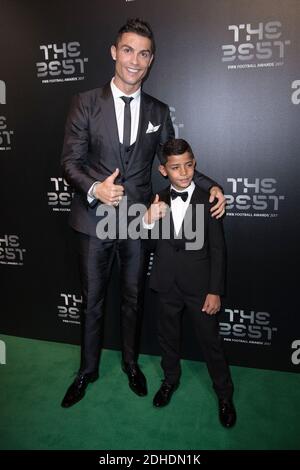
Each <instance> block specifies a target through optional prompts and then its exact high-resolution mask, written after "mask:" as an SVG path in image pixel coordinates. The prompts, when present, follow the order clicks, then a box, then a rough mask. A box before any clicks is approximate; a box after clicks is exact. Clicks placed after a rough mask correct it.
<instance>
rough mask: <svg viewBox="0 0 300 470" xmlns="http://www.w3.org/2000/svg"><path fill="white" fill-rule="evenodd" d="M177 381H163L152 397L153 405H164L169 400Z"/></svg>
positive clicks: (158, 406) (157, 406) (176, 386)
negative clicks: (173, 382)
mask: <svg viewBox="0 0 300 470" xmlns="http://www.w3.org/2000/svg"><path fill="white" fill-rule="evenodd" d="M178 385H179V383H176V384H168V382H163V383H162V384H161V387H160V389H159V390H158V392H157V393H156V395H155V396H154V398H153V405H154V406H155V407H156V408H160V407H162V406H166V405H167V404H168V403H169V401H170V400H171V397H172V395H173V393H174V392H175V390H176V389H177V388H178Z"/></svg>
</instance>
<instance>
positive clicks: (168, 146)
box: [160, 139, 195, 165]
mask: <svg viewBox="0 0 300 470" xmlns="http://www.w3.org/2000/svg"><path fill="white" fill-rule="evenodd" d="M185 152H188V153H189V154H190V156H191V157H192V158H195V157H194V154H193V151H192V148H191V146H190V144H189V143H188V142H187V141H186V140H184V139H170V140H167V142H165V143H164V145H163V146H162V151H161V154H160V163H161V164H162V165H165V164H166V163H167V161H168V157H170V156H171V155H182V154H183V153H185Z"/></svg>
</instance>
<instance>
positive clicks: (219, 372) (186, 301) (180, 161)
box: [144, 139, 236, 427]
mask: <svg viewBox="0 0 300 470" xmlns="http://www.w3.org/2000/svg"><path fill="white" fill-rule="evenodd" d="M161 159H162V164H161V165H160V167H159V169H160V172H161V173H162V174H163V175H164V176H167V177H168V178H169V181H170V183H171V186H169V187H167V188H166V189H165V190H163V191H161V192H160V193H159V194H158V195H156V197H155V200H154V203H153V204H152V205H151V206H150V208H149V209H148V211H147V212H146V214H145V216H144V225H145V224H146V225H145V228H148V229H149V230H150V229H151V230H154V226H155V223H156V229H157V228H158V229H159V232H158V234H157V235H159V238H158V240H157V241H156V247H155V251H154V260H153V267H152V271H151V277H150V287H151V288H152V289H154V290H155V291H156V292H158V297H159V302H160V311H159V321H158V325H159V343H160V347H161V351H162V368H163V371H164V380H163V382H162V385H161V387H160V389H159V391H158V392H157V394H156V395H155V397H154V400H153V404H154V406H156V407H162V406H165V405H167V404H168V403H169V401H170V399H171V396H172V394H173V392H174V391H175V390H176V388H177V387H178V385H179V379H180V375H181V369H180V338H181V317H182V314H183V312H185V313H188V314H189V315H190V318H191V321H192V322H193V326H194V329H195V332H196V334H197V337H198V340H199V344H200V345H201V346H202V350H203V355H204V358H205V360H206V363H207V367H208V371H209V374H210V376H211V379H212V382H213V386H214V389H215V392H216V394H217V396H218V399H219V417H220V421H221V423H222V425H223V426H225V427H231V426H233V425H234V423H235V420H236V412H235V409H234V406H233V402H232V394H233V384H232V380H231V377H230V372H229V368H228V366H227V363H226V360H225V356H224V352H223V349H222V343H221V338H220V336H219V333H218V322H217V318H216V313H217V312H218V311H219V309H220V295H222V294H223V293H224V278H225V242H224V235H223V227H222V221H221V220H216V219H213V218H212V217H211V216H210V204H209V202H208V199H207V195H206V193H205V192H204V191H203V190H202V189H200V188H199V187H197V186H196V185H195V184H194V182H193V176H194V168H195V158H194V155H193V152H192V149H191V147H190V146H189V144H188V143H187V142H186V141H185V140H183V139H171V140H169V141H168V142H166V143H165V145H164V146H163V151H162V155H161ZM168 207H170V208H171V211H170V212H168V211H167V208H168ZM166 214H168V215H169V216H170V217H169V218H166ZM159 219H160V220H159ZM158 220H159V221H158ZM166 220H167V222H168V223H165V221H166ZM156 221H158V222H156ZM169 222H170V235H169V234H168V233H167V232H168V231H167V230H165V229H166V227H167V226H168V225H169ZM163 223H164V226H163ZM149 224H150V225H149ZM151 230H150V235H151ZM152 238H153V237H152ZM151 242H153V240H151Z"/></svg>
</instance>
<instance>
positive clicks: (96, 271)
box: [62, 19, 225, 407]
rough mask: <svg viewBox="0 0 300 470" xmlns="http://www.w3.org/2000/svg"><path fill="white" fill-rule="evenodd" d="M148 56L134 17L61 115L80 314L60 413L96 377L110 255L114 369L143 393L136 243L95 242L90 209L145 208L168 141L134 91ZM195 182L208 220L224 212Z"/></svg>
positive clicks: (208, 185) (160, 122)
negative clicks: (116, 290)
mask: <svg viewBox="0 0 300 470" xmlns="http://www.w3.org/2000/svg"><path fill="white" fill-rule="evenodd" d="M154 52H155V44H154V38H153V33H152V31H151V28H150V26H149V25H148V24H147V23H146V22H143V21H141V20H139V19H132V20H128V22H127V23H126V24H125V25H124V26H123V27H122V28H121V29H120V30H119V33H118V36H117V39H116V42H115V44H114V45H113V46H112V47H111V55H112V58H113V60H114V61H115V76H114V77H113V79H112V80H111V82H110V83H108V84H107V85H105V86H104V87H103V88H97V89H94V90H91V91H88V92H84V93H79V94H78V95H77V96H75V98H74V100H73V103H72V106H71V110H70V113H69V115H68V119H67V124H66V131H65V140H64V148H63V154H62V167H63V174H64V176H65V178H66V180H67V181H68V182H69V184H70V185H71V186H72V187H73V188H74V190H75V194H74V198H73V201H72V208H71V217H70V224H71V227H72V228H73V229H74V230H75V232H76V237H77V241H78V252H79V259H80V275H81V285H82V295H83V312H82V340H81V341H82V342H81V364H80V369H79V372H78V375H77V377H76V379H75V380H74V382H73V383H72V384H71V386H70V387H69V388H68V390H67V393H66V395H65V397H64V399H63V401H62V406H63V407H70V406H72V405H74V404H75V403H76V402H78V401H79V400H81V399H82V398H83V396H84V394H85V390H86V387H87V385H88V384H89V383H90V382H94V381H95V380H96V379H97V378H98V366H99V357H100V333H101V329H102V328H101V323H102V318H103V303H104V298H105V293H106V288H107V284H108V280H109V277H110V269H111V265H112V261H113V259H114V256H115V255H116V256H117V257H118V259H119V264H120V276H121V282H120V285H121V326H122V328H121V331H122V368H123V370H124V372H125V373H126V374H127V376H128V380H129V385H130V387H131V389H132V390H133V391H134V392H135V393H136V394H137V395H139V396H144V395H146V394H147V385H146V379H145V376H144V374H143V373H142V371H141V370H140V368H139V366H138V364H137V356H138V339H139V338H138V336H139V335H138V331H139V319H140V312H141V305H142V303H141V301H142V286H143V269H141V266H143V257H144V251H143V249H142V245H141V240H133V239H130V238H127V239H124V238H123V237H121V236H119V230H120V227H117V231H116V235H115V236H114V237H111V238H110V239H102V238H101V236H100V237H99V236H98V232H97V231H96V228H97V223H98V222H99V217H98V216H97V211H98V214H99V209H100V210H101V209H102V208H103V207H104V206H105V207H108V206H114V207H115V208H116V211H117V212H118V213H119V212H120V207H121V205H122V204H120V206H119V203H120V202H122V200H123V198H124V199H125V197H124V196H126V201H127V203H128V206H129V207H130V205H132V204H134V203H144V204H146V205H148V204H149V200H150V197H151V192H152V189H151V167H152V162H153V159H154V156H155V154H156V153H157V151H158V150H159V148H160V146H161V145H162V144H163V143H164V142H165V141H166V140H167V139H168V138H170V137H172V136H174V130H173V126H172V122H171V118H170V113H169V108H168V106H167V105H165V104H164V103H162V102H160V101H158V100H157V99H155V98H153V97H151V96H149V95H147V94H146V93H144V92H143V91H142V90H141V84H142V81H143V79H144V78H145V77H146V75H147V73H148V71H149V68H150V66H151V63H152V61H153V58H154ZM197 182H198V183H199V184H201V185H202V187H203V189H206V190H207V191H210V197H211V199H214V197H216V198H217V199H218V202H217V204H216V205H215V206H214V213H213V216H215V217H220V216H221V215H222V214H223V213H224V207H225V198H224V196H223V194H222V191H221V190H220V188H218V187H217V185H216V183H214V182H213V181H212V180H210V179H209V178H207V177H205V176H204V175H201V174H198V175H197ZM198 183H197V184H198ZM110 209H112V208H110ZM120 218H121V219H122V217H121V216H120Z"/></svg>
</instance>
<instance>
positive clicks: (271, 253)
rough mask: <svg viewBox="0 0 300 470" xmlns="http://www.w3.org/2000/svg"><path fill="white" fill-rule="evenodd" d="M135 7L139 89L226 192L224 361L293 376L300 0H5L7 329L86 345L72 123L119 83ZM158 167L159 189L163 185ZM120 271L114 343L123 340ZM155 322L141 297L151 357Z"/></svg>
mask: <svg viewBox="0 0 300 470" xmlns="http://www.w3.org/2000/svg"><path fill="white" fill-rule="evenodd" d="M132 16H140V17H142V18H144V19H147V21H149V22H150V24H151V25H152V27H153V30H154V32H155V35H156V42H157V46H158V47H157V56H156V60H155V63H154V66H153V67H152V71H151V74H150V77H149V78H148V80H147V82H146V83H145V85H144V88H145V90H146V91H147V92H148V93H150V94H153V95H154V96H156V97H158V98H159V99H161V100H162V101H165V102H167V103H168V104H169V106H170V109H171V113H172V119H173V122H174V127H175V130H176V135H177V136H180V137H184V138H186V139H187V140H189V141H190V142H191V144H192V146H193V149H194V152H195V154H196V155H197V164H198V168H199V169H201V170H202V171H203V172H204V173H206V174H208V175H210V176H211V177H213V178H214V179H216V180H217V181H219V182H220V184H221V185H222V186H223V188H224V190H225V193H226V196H227V198H228V204H229V205H228V209H227V217H226V219H225V222H224V223H225V229H226V238H227V245H228V290H227V296H226V298H225V299H224V302H223V310H222V313H221V315H220V322H221V323H220V329H221V333H222V335H223V336H224V339H225V347H226V350H227V354H228V357H229V360H230V362H231V363H232V364H238V365H244V366H250V367H259V368H268V369H278V370H290V371H295V372H296V371H299V364H300V331H299V330H300V319H299V308H298V298H297V295H298V286H297V284H298V282H297V281H298V275H297V267H298V263H299V257H298V253H299V250H298V228H299V202H300V198H299V196H300V194H299V184H298V183H299V163H298V155H299V148H300V145H299V144H300V133H299V111H300V106H299V103H300V69H299V57H300V2H299V1H298V0H249V1H248V0H184V1H183V0H164V1H161V0H152V1H149V0H148V1H147V0H133V1H125V0H110V1H104V0H89V2H84V1H83V0H61V1H55V0H53V1H51V2H50V1H48V2H40V1H35V0H27V1H26V2H24V1H21V0H19V1H17V0H7V1H6V0H0V64H1V66H0V165H1V180H0V181H1V184H0V188H1V197H0V208H1V225H0V269H1V298H0V306H1V317H0V330H1V332H2V333H4V334H12V335H19V336H25V337H30V338H40V339H47V340H55V341H64V342H71V343H78V342H79V314H78V312H79V309H80V290H79V282H78V274H77V266H76V262H75V258H74V252H73V244H72V236H71V232H70V230H69V228H68V225H67V218H68V211H69V206H70V200H71V197H72V189H71V188H70V187H69V186H68V185H67V184H66V183H65V182H64V181H63V180H62V177H61V170H60V164H59V159H60V153H61V147H62V139H63V132H64V123H65V118H66V114H67V110H68V107H69V104H70V99H71V96H72V95H73V94H74V93H76V92H78V91H81V90H87V89H90V88H94V87H97V86H100V85H102V84H104V83H105V82H107V81H108V80H110V78H111V76H112V74H113V63H112V60H111V58H110V52H109V49H110V45H111V43H112V41H113V39H114V37H115V33H116V31H117V30H118V28H119V27H120V25H122V24H123V23H124V22H125V21H126V19H127V18H128V17H132ZM156 166H157V163H155V165H154V168H153V181H154V189H158V188H160V187H162V186H163V185H164V184H165V183H164V182H163V181H162V179H160V177H159V176H158V175H157V170H156ZM116 269H117V267H116V266H115V267H114V275H113V279H112V282H111V284H110V289H109V293H108V298H107V315H106V333H105V346H106V347H109V348H116V349H118V348H119V314H118V304H119V298H118V277H117V272H116ZM155 320H156V298H155V296H154V295H153V294H152V293H150V292H149V291H147V294H146V305H145V318H144V324H143V336H142V345H141V351H142V352H146V353H152V354H157V353H158V345H157V340H156V338H155ZM192 333H193V332H192V331H191V328H190V326H189V325H185V337H184V345H183V351H184V356H185V357H187V358H192V359H201V353H200V351H199V350H198V348H197V346H196V343H195V341H194V339H193V334H192Z"/></svg>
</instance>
